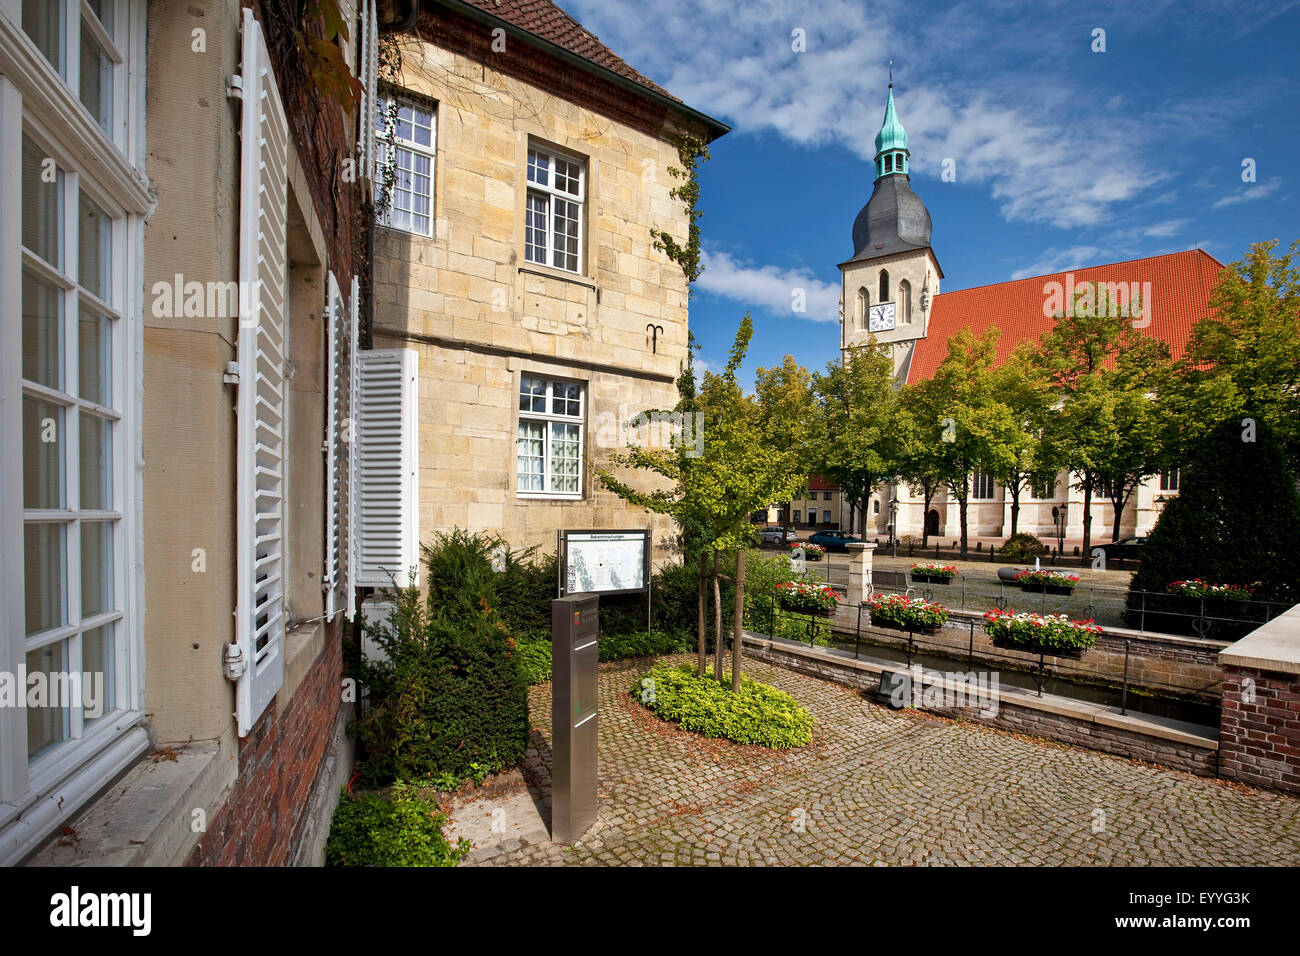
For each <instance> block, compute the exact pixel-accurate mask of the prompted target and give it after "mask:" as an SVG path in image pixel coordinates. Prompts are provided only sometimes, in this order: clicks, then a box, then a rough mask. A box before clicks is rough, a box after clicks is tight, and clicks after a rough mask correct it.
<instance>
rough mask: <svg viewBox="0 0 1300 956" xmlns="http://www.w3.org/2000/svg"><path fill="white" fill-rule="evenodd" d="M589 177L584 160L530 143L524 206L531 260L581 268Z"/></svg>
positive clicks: (526, 254) (575, 269)
mask: <svg viewBox="0 0 1300 956" xmlns="http://www.w3.org/2000/svg"><path fill="white" fill-rule="evenodd" d="M586 178H587V170H586V165H585V164H584V163H583V162H582V161H581V160H579V159H574V158H572V157H569V156H562V155H560V154H559V153H554V152H551V151H549V150H545V149H539V148H535V147H531V146H530V147H529V149H528V200H527V202H528V204H527V206H526V208H525V210H524V258H525V259H527V260H528V261H529V262H536V263H538V264H540V265H544V266H553V267H554V268H556V269H563V270H565V271H566V272H578V273H581V272H582V204H583V201H584V197H585V195H586Z"/></svg>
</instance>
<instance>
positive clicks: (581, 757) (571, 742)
mask: <svg viewBox="0 0 1300 956" xmlns="http://www.w3.org/2000/svg"><path fill="white" fill-rule="evenodd" d="M551 659H552V674H553V676H552V680H551V758H552V760H551V840H552V841H553V842H555V843H573V842H574V841H575V840H577V839H578V838H579V837H581V836H582V835H583V834H584V833H586V832H587V830H588V829H590V827H591V825H592V824H593V823H595V822H596V729H597V719H596V672H597V665H598V664H599V662H600V597H599V596H598V595H595V594H569V595H566V596H564V597H561V598H556V599H555V600H554V601H552V602H551Z"/></svg>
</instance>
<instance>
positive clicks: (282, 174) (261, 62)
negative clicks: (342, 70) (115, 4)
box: [235, 8, 289, 737]
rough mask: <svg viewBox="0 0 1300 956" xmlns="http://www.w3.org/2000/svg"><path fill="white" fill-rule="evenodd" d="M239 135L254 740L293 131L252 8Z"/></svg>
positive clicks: (279, 543)
mask: <svg viewBox="0 0 1300 956" xmlns="http://www.w3.org/2000/svg"><path fill="white" fill-rule="evenodd" d="M243 40H244V52H243V77H242V81H243V127H242V131H241V134H240V150H241V168H240V200H239V202H240V206H239V279H240V287H241V290H248V291H247V292H246V293H245V294H242V295H241V296H240V298H241V302H240V316H239V404H238V406H237V413H238V446H239V451H238V468H239V480H238V494H239V505H238V533H237V545H238V561H237V564H238V581H237V585H236V590H237V595H238V596H237V605H236V610H235V637H236V641H237V643H238V644H239V648H240V650H241V651H242V652H243V658H244V661H245V663H246V668H245V671H244V675H243V676H242V677H241V678H239V681H238V684H237V685H236V692H235V713H236V717H237V719H238V723H239V736H241V737H243V736H246V735H247V734H248V732H249V730H251V729H252V727H253V724H254V723H256V722H257V719H258V717H260V716H261V715H262V712H263V711H264V710H265V709H266V706H267V704H269V703H270V701H271V698H273V697H274V696H275V694H276V691H278V690H279V689H280V684H281V681H282V679H283V674H284V625H285V602H284V548H285V541H284V512H285V500H284V498H285V480H284V478H285V428H284V413H285V405H286V399H287V395H286V392H287V388H288V381H287V377H286V375H285V367H286V335H285V329H286V315H285V297H286V292H287V289H288V282H287V279H288V271H287V270H288V261H287V252H288V249H287V239H286V223H287V218H288V198H287V197H288V187H289V178H288V149H289V132H288V130H289V127H288V122H287V121H286V119H285V115H284V107H283V106H282V105H281V102H280V92H279V90H278V89H277V87H276V84H275V76H274V74H273V73H272V72H271V62H270V58H269V57H268V55H267V51H266V43H265V42H264V41H263V39H262V31H261V28H260V26H259V25H258V22H257V20H256V19H254V17H253V13H252V11H251V10H249V9H247V8H245V9H244V37H243Z"/></svg>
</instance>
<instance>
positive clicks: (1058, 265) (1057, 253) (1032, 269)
mask: <svg viewBox="0 0 1300 956" xmlns="http://www.w3.org/2000/svg"><path fill="white" fill-rule="evenodd" d="M1101 254H1102V250H1101V249H1100V248H1098V247H1097V246H1071V247H1070V248H1069V249H1048V250H1047V251H1046V252H1044V253H1043V257H1042V258H1041V259H1039V260H1038V261H1037V262H1035V263H1034V264H1033V265H1031V266H1027V267H1025V268H1024V269H1017V270H1016V271H1015V272H1013V273H1011V278H1012V279H1028V278H1029V277H1031V276H1045V275H1051V274H1052V273H1053V272H1066V271H1067V270H1070V269H1082V268H1084V267H1085V266H1090V265H1096V261H1097V259H1098V258H1099V257H1100V256H1101Z"/></svg>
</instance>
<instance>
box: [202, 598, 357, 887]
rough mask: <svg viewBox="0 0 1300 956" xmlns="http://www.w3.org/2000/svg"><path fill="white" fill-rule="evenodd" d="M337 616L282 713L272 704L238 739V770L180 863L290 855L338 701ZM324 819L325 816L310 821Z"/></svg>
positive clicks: (276, 859)
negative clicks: (245, 735)
mask: <svg viewBox="0 0 1300 956" xmlns="http://www.w3.org/2000/svg"><path fill="white" fill-rule="evenodd" d="M342 673H343V643H342V619H341V618H340V619H339V620H337V621H335V622H334V623H333V624H331V625H329V627H328V630H327V631H326V639H325V647H324V649H323V650H322V651H321V653H320V654H319V656H318V657H317V658H316V660H315V661H314V662H313V663H312V666H311V668H310V669H309V670H308V672H307V675H306V676H305V677H304V678H303V681H302V683H301V684H299V686H298V688H297V690H296V692H295V693H294V695H293V697H292V698H291V699H290V701H289V705H288V706H287V707H286V708H285V709H284V712H283V713H280V712H279V709H278V706H277V705H276V704H275V703H272V704H271V705H270V706H269V707H268V708H267V710H266V713H264V714H263V715H262V717H261V719H260V720H258V722H257V723H256V724H255V725H254V726H253V728H252V730H251V731H249V734H248V736H247V737H245V738H243V739H241V740H240V741H239V756H238V759H239V776H238V778H237V779H236V781H235V785H234V787H233V789H232V790H231V793H230V795H229V797H228V798H227V799H226V801H225V802H224V803H223V804H222V805H221V809H220V810H219V811H218V813H217V814H216V816H215V817H214V818H213V819H212V820H210V821H208V828H207V830H206V832H205V833H204V834H203V837H202V838H201V839H200V840H199V843H198V845H197V846H196V847H195V848H194V849H193V850H192V851H191V852H190V855H189V857H188V859H187V860H186V861H185V862H186V866H285V865H289V864H291V863H293V862H296V860H297V854H298V849H299V847H300V846H301V845H302V843H303V841H304V840H305V839H307V838H309V837H310V836H311V834H308V833H307V832H306V830H307V827H306V823H307V821H308V818H309V813H308V810H309V808H310V807H311V806H312V803H313V801H312V796H313V794H314V793H315V791H316V790H317V789H319V787H320V786H321V785H322V779H323V776H328V775H329V769H330V767H331V766H332V762H331V761H330V760H329V759H328V758H329V756H330V751H331V749H332V748H333V746H334V744H335V727H336V724H337V721H338V715H339V708H340V707H341V706H342V696H343V695H342V693H341V687H342ZM318 822H319V823H321V824H323V825H328V821H318Z"/></svg>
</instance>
